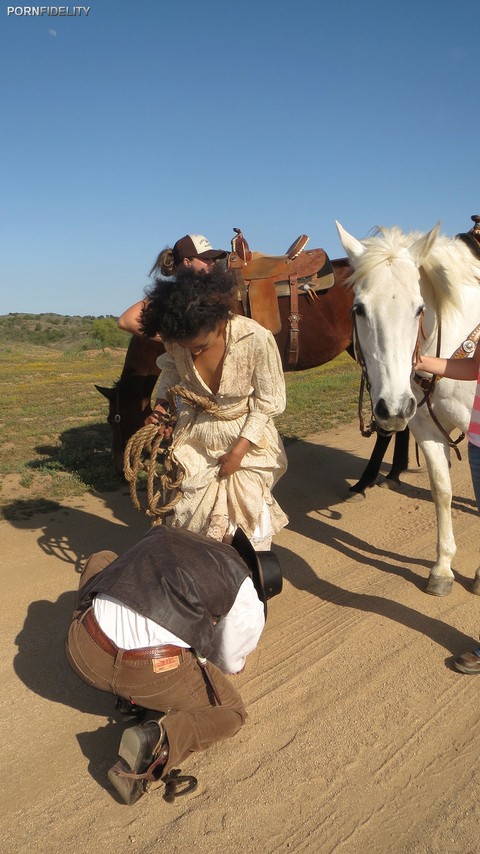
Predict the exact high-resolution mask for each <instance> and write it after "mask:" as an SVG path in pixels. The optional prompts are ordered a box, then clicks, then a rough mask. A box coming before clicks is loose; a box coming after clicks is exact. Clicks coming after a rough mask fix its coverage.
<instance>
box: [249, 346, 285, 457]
mask: <svg viewBox="0 0 480 854" xmlns="http://www.w3.org/2000/svg"><path fill="white" fill-rule="evenodd" d="M252 385H253V394H251V395H250V399H249V410H250V411H249V414H248V416H247V418H246V421H245V424H244V426H243V428H242V433H241V435H242V436H243V437H244V438H245V439H248V440H249V441H250V442H252V443H253V444H254V445H258V444H260V442H261V440H262V436H263V433H264V430H265V425H266V423H267V421H268V419H269V418H273V417H275V415H280V414H281V413H282V412H283V411H284V409H285V405H286V392H285V378H284V376H283V369H282V362H281V359H280V353H279V352H278V347H277V343H276V341H275V338H274V337H273V335H272V333H271V332H269V331H268V330H265V338H263V336H262V339H260V340H258V344H257V346H256V348H255V355H254V369H253V375H252Z"/></svg>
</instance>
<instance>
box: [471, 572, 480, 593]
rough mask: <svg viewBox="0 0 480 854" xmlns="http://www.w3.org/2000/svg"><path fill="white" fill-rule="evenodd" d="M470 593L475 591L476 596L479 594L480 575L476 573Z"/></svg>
mask: <svg viewBox="0 0 480 854" xmlns="http://www.w3.org/2000/svg"><path fill="white" fill-rule="evenodd" d="M472 593H475V595H476V596H480V575H477V576H476V578H474V580H473V584H472Z"/></svg>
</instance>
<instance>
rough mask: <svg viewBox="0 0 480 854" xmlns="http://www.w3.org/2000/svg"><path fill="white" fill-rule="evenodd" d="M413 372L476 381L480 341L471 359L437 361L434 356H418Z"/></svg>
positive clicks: (479, 362) (479, 360) (479, 368)
mask: <svg viewBox="0 0 480 854" xmlns="http://www.w3.org/2000/svg"><path fill="white" fill-rule="evenodd" d="M415 370H417V371H426V373H428V374H435V376H437V377H447V379H450V380H476V379H477V377H478V371H479V370H480V341H479V342H478V344H477V346H476V348H475V352H474V354H473V356H472V357H471V358H467V359H439V358H437V357H436V356H420V357H419V359H418V362H417V364H416V365H415Z"/></svg>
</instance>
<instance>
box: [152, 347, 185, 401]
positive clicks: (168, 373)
mask: <svg viewBox="0 0 480 854" xmlns="http://www.w3.org/2000/svg"><path fill="white" fill-rule="evenodd" d="M157 367H159V368H160V371H161V374H160V377H159V380H158V384H157V388H156V389H155V397H159V398H162V399H163V400H165V399H166V398H167V392H168V389H169V388H171V387H172V385H177V383H179V382H180V374H179V373H178V371H177V367H176V365H175V359H174V358H173V356H172V355H171V353H162V355H161V356H159V357H158V359H157Z"/></svg>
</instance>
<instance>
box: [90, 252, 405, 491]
mask: <svg viewBox="0 0 480 854" xmlns="http://www.w3.org/2000/svg"><path fill="white" fill-rule="evenodd" d="M331 263H332V265H333V269H334V274H335V283H334V285H333V286H332V287H331V288H328V289H327V290H325V291H319V292H318V293H317V298H314V299H312V297H311V296H309V295H308V294H307V293H301V294H299V297H298V301H299V314H300V316H301V320H300V333H299V347H298V360H297V362H296V364H295V366H292V365H289V360H288V354H289V342H290V322H289V314H290V311H291V309H290V300H289V298H288V297H286V296H285V297H279V300H278V303H279V310H280V317H281V321H282V328H281V330H280V332H279V333H278V335H275V339H276V341H277V344H278V348H279V350H280V355H281V357H282V364H283V369H284V371H292V370H295V371H303V370H306V369H307V368H314V367H317V366H318V365H323V364H325V363H326V362H330V361H331V360H332V359H335V357H336V356H338V355H339V354H340V353H342V352H343V351H344V350H348V351H349V352H350V354H351V355H353V353H352V319H351V307H352V302H353V293H352V291H351V289H350V288H346V287H344V285H345V281H346V279H347V278H348V276H349V275H350V274H351V272H352V268H351V267H350V265H349V262H348V261H347V259H345V258H341V259H337V260H332V262H331ZM163 352H164V349H163V346H162V345H161V344H160V343H158V342H156V341H153V340H152V339H148V338H141V337H138V336H135V335H134V336H132V339H131V341H130V344H129V347H128V350H127V355H126V358H125V363H124V366H123V371H122V374H121V376H120V379H119V380H118V381H117V383H116V384H115V386H114V387H113V388H104V387H101V386H96V388H97V389H98V391H99V392H100V393H101V394H103V395H104V396H105V397H106V398H107V399H108V401H109V413H108V422H109V424H110V425H111V427H112V430H113V442H112V450H113V460H114V465H115V469H116V470H117V471H118V472H119V473H120V474H121V473H122V471H123V454H124V450H125V446H126V444H127V442H128V440H129V438H130V436H132V435H133V433H135V432H136V431H137V430H138V429H139V428H140V427H143V424H144V421H145V418H146V417H147V416H148V415H149V414H150V412H151V405H150V400H151V395H152V392H153V389H154V387H155V384H156V382H157V378H158V375H159V370H158V368H157V365H156V359H157V356H159V355H160V353H163ZM390 438H391V437H390V436H381V435H377V439H376V443H375V447H374V450H373V453H372V456H371V458H370V461H369V463H368V465H367V467H366V469H365V471H364V473H363V475H362V477H361V478H360V480H359V481H358V483H356V484H355V485H354V486H352V487H350V489H351V491H352V492H356V493H364V492H365V489H367V487H369V486H372V485H373V484H374V483H375V480H376V478H377V475H378V473H379V471H380V466H381V464H382V461H383V457H384V455H385V452H386V450H387V447H388V445H389V442H390ZM407 465H408V429H407V430H406V431H405V432H403V433H398V434H397V435H396V441H395V452H394V456H393V463H392V469H391V471H390V472H389V474H388V475H387V479H388V480H392V481H395V482H398V480H399V476H400V474H401V473H402V471H405V469H406V468H407Z"/></svg>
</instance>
